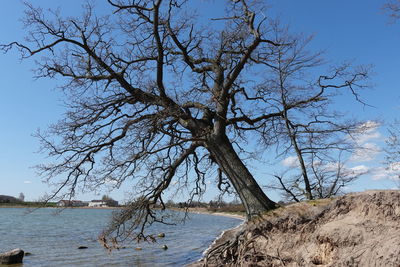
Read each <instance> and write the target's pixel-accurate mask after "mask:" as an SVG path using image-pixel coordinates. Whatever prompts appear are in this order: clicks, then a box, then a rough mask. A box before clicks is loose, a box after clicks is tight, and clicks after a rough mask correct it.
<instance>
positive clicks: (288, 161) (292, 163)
mask: <svg viewBox="0 0 400 267" xmlns="http://www.w3.org/2000/svg"><path fill="white" fill-rule="evenodd" d="M281 163H282V165H283V166H286V167H297V166H299V161H298V160H297V157H295V156H289V157H287V158H285V159H284V160H282V161H281Z"/></svg>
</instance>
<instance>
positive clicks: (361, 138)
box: [354, 121, 382, 144]
mask: <svg viewBox="0 0 400 267" xmlns="http://www.w3.org/2000/svg"><path fill="white" fill-rule="evenodd" d="M379 127H380V124H379V123H378V122H376V121H367V122H365V123H363V124H362V125H361V126H360V127H358V130H359V132H360V133H359V134H356V135H355V136H354V140H355V141H356V142H357V144H364V143H367V142H369V141H371V140H376V139H379V138H381V137H382V135H381V133H380V132H379V131H378V129H379Z"/></svg>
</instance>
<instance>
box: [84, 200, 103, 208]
mask: <svg viewBox="0 0 400 267" xmlns="http://www.w3.org/2000/svg"><path fill="white" fill-rule="evenodd" d="M88 205H89V207H93V208H94V207H96V208H99V207H108V205H107V201H103V200H92V201H89V204H88Z"/></svg>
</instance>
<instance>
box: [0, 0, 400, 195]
mask: <svg viewBox="0 0 400 267" xmlns="http://www.w3.org/2000/svg"><path fill="white" fill-rule="evenodd" d="M81 2H82V1H60V0H36V1H34V4H35V5H36V6H41V7H44V8H47V7H49V8H50V7H51V8H53V7H58V6H61V7H62V10H63V12H64V13H67V14H74V13H75V12H80V11H79V10H80V4H81ZM97 3H98V4H100V6H106V4H105V1H100V0H98V1H97ZM221 3H222V1H197V5H201V6H200V8H203V7H204V8H206V9H208V10H210V9H209V8H208V5H214V7H213V8H223V5H222V4H221ZM266 3H267V4H269V5H270V6H271V9H270V10H268V11H267V14H266V15H267V16H269V17H276V16H278V17H279V18H280V20H281V22H282V23H284V24H288V25H289V26H290V30H291V31H292V32H302V33H304V34H306V35H308V34H314V35H315V37H314V40H313V42H312V44H311V48H313V49H315V50H325V51H326V56H325V58H326V59H327V60H328V61H329V62H331V63H332V64H334V63H340V62H342V61H344V60H351V61H354V62H355V63H360V64H373V65H374V75H373V77H372V79H371V83H372V84H373V88H372V89H370V90H367V91H365V92H364V93H363V94H362V98H363V100H364V101H365V102H367V103H368V104H369V105H371V106H373V107H364V106H362V105H360V104H355V103H354V101H353V100H349V99H348V98H342V99H340V101H339V102H338V103H336V104H335V105H336V108H337V109H339V110H344V111H347V112H348V113H349V114H350V115H352V116H354V117H357V118H359V119H363V120H374V119H380V120H384V121H385V122H390V121H392V120H394V119H395V118H400V116H399V97H400V90H399V89H400V88H399V86H400V85H399V84H400V83H399V81H398V77H399V72H400V48H399V44H400V25H399V24H391V23H390V19H389V18H388V16H387V15H386V14H384V12H383V11H382V9H381V7H382V4H383V1H382V0H354V1H348V0H329V1H321V0H306V1H295V0H271V1H266ZM23 10H24V7H23V5H22V3H21V2H20V1H5V2H4V3H2V8H1V9H0V25H1V27H0V43H8V42H11V41H14V40H22V39H23V36H24V29H23V28H22V23H21V22H20V19H21V18H22V17H23V16H24V14H23ZM106 10H107V9H104V11H106ZM33 68H34V62H33V61H32V60H27V61H22V62H21V61H19V57H18V53H17V52H16V51H11V52H10V53H8V54H5V55H4V54H0V127H1V131H0V194H7V195H14V196H18V194H19V193H20V192H23V193H24V194H25V196H26V198H27V199H28V200H35V199H38V198H39V197H40V196H41V195H43V193H44V192H46V191H49V189H48V187H47V185H45V184H43V183H42V182H41V178H39V177H38V176H37V175H36V173H35V170H34V169H32V168H31V167H32V166H34V165H36V164H38V163H40V162H42V161H43V160H45V157H44V155H43V154H38V153H35V152H36V151H37V150H38V142H37V140H36V139H35V138H34V137H32V134H33V133H34V132H35V131H36V129H38V128H42V129H45V128H46V126H47V125H49V124H50V123H52V122H55V121H56V120H57V119H59V118H61V117H62V114H63V112H64V108H63V106H62V95H61V94H60V93H59V92H58V91H56V90H54V87H55V86H56V84H57V81H54V80H44V79H42V80H35V79H34V78H33V73H32V72H31V69H33ZM385 133H386V131H385V127H384V126H383V127H380V128H375V129H373V131H371V132H370V133H369V136H366V137H365V140H366V141H365V144H375V145H376V146H381V145H382V144H383V140H384V138H385ZM365 159H366V158H365ZM382 159H383V157H382V154H379V153H376V155H375V154H374V157H373V158H372V159H371V160H369V159H368V160H364V161H362V160H361V161H360V160H359V161H353V162H352V166H350V167H357V166H365V167H367V168H373V169H374V170H375V171H374V172H372V174H371V175H368V176H364V177H362V178H361V179H360V180H358V181H357V182H356V183H354V184H353V185H352V186H351V187H350V188H349V190H352V191H359V190H365V189H371V188H392V187H394V186H395V183H394V182H393V181H392V180H390V179H388V178H387V177H388V176H384V175H380V176H379V177H378V176H377V170H378V171H379V172H380V173H381V174H382V173H384V169H383V165H382V164H381V161H382ZM267 172H268V173H270V171H266V170H260V171H259V173H258V174H259V175H263V174H264V173H267ZM378 178H379V179H378ZM128 189H129V188H128V187H125V188H121V189H120V190H118V191H116V192H112V193H110V195H111V196H112V197H114V198H116V199H117V200H123V199H124V191H126V190H128ZM102 193H103V192H100V194H102ZM214 193H215V191H214V190H210V192H209V193H208V194H207V196H206V199H208V200H209V199H212V196H213V194H214ZM79 197H80V198H82V199H85V200H89V199H93V198H96V197H98V196H96V195H95V194H93V193H91V194H85V195H81V196H79ZM272 198H274V199H275V200H278V199H277V195H276V194H274V193H272Z"/></svg>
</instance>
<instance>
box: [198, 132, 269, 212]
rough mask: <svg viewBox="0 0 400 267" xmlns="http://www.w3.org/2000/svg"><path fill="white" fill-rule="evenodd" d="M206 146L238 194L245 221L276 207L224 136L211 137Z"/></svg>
mask: <svg viewBox="0 0 400 267" xmlns="http://www.w3.org/2000/svg"><path fill="white" fill-rule="evenodd" d="M206 145H207V149H208V150H209V151H210V153H211V155H212V156H213V158H214V160H215V161H216V163H217V164H218V166H219V167H220V168H221V170H222V171H223V172H224V173H225V175H226V176H227V177H228V178H229V180H230V182H231V183H232V185H233V187H234V188H235V190H236V192H237V193H238V194H239V197H240V199H241V200H242V203H243V205H244V207H245V208H246V215H247V219H251V218H252V217H255V216H258V215H260V214H262V213H264V212H266V211H268V210H271V209H274V208H275V207H276V204H275V202H274V201H272V200H271V199H269V198H268V197H267V196H266V195H265V194H264V192H263V191H262V189H261V188H260V186H259V185H258V183H257V182H256V180H255V179H254V177H253V175H252V174H251V173H250V172H249V170H248V169H247V167H246V166H245V165H244V163H243V161H242V160H241V159H240V158H239V156H238V154H237V153H236V151H235V150H234V148H233V146H232V144H231V142H230V141H229V139H228V137H227V136H226V135H223V136H218V137H216V136H213V137H211V138H210V139H209V140H208V141H207V144H206Z"/></svg>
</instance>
